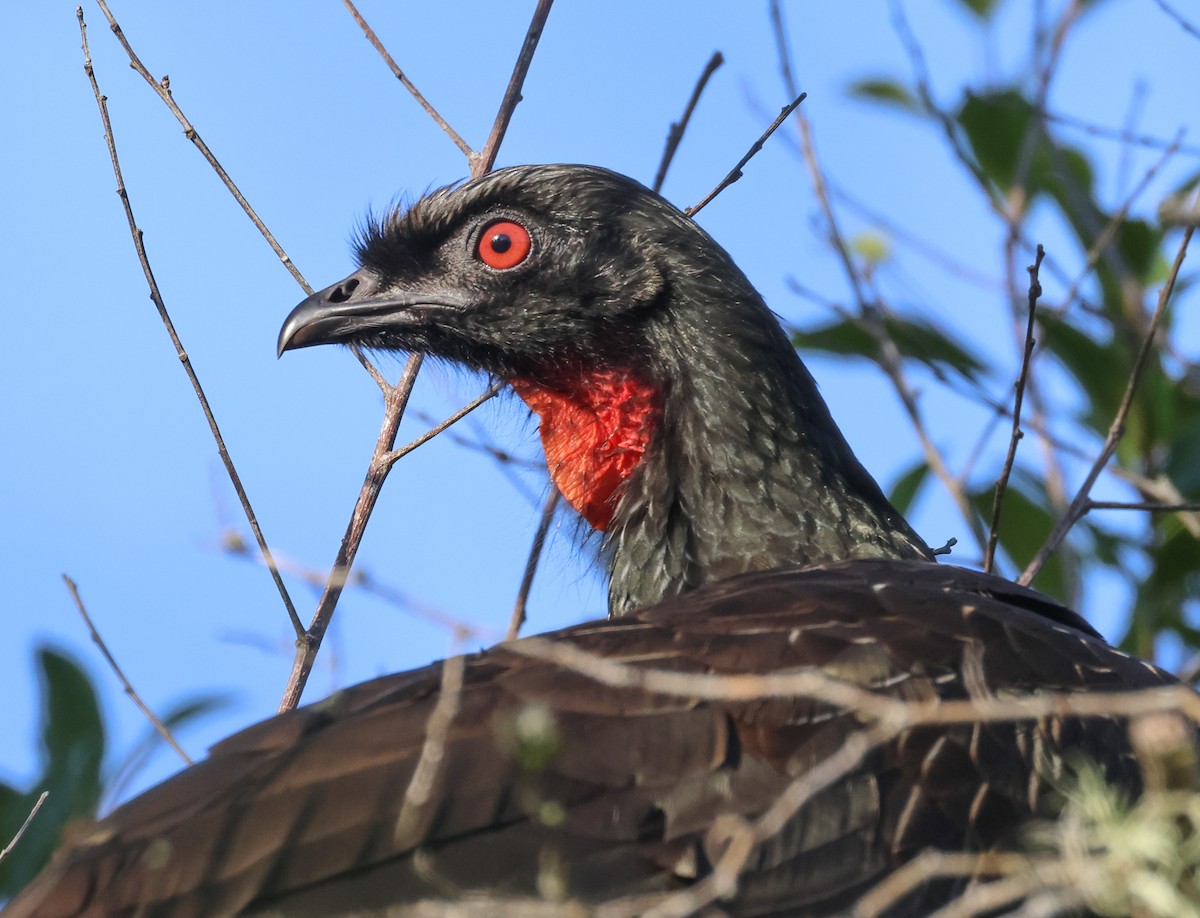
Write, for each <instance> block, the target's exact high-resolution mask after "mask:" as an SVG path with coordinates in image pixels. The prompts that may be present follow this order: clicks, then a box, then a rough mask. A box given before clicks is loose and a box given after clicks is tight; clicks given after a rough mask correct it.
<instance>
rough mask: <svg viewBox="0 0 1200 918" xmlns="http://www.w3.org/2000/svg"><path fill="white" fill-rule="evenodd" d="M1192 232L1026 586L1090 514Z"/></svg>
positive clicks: (1027, 575)
mask: <svg viewBox="0 0 1200 918" xmlns="http://www.w3.org/2000/svg"><path fill="white" fill-rule="evenodd" d="M1198 197H1200V195H1198ZM1192 232H1193V229H1192V227H1190V226H1189V227H1188V228H1187V229H1185V230H1184V231H1183V239H1181V240H1180V243H1179V250H1178V252H1176V254H1175V262H1174V263H1173V264H1172V265H1171V272H1170V274H1169V275H1167V280H1166V283H1164V284H1163V287H1162V290H1161V291H1159V295H1158V305H1157V306H1155V307H1154V313H1153V314H1152V315H1151V317H1150V324H1149V326H1148V327H1147V329H1146V334H1145V337H1144V338H1143V339H1142V346H1141V348H1140V349H1139V350H1138V353H1137V357H1136V358H1135V360H1134V362H1133V368H1132V369H1131V370H1130V372H1129V380H1128V381H1127V382H1126V384H1125V393H1124V395H1123V396H1122V397H1121V404H1120V405H1119V406H1118V408H1117V413H1116V416H1115V417H1114V418H1113V421H1112V424H1111V425H1110V426H1109V428H1108V436H1107V437H1105V440H1104V446H1103V447H1102V448H1101V449H1100V454H1099V455H1098V456H1097V457H1096V461H1095V462H1093V463H1092V467H1091V469H1090V470H1089V471H1088V474H1087V477H1086V478H1084V481H1083V484H1082V485H1080V487H1079V491H1078V492H1077V493H1076V495H1075V498H1074V499H1073V500H1072V501H1071V504H1070V506H1069V507H1067V510H1066V512H1065V513H1064V514H1063V515H1062V517H1061V518H1060V519H1059V521H1058V525H1056V526H1055V527H1054V531H1053V532H1051V533H1050V537H1049V538H1048V539H1046V542H1045V544H1044V545H1042V547H1041V548H1039V549H1038V552H1037V554H1036V555H1035V556H1034V558H1033V560H1032V561H1030V562H1029V566H1028V567H1026V568H1025V570H1024V571H1023V572H1022V573H1021V577H1020V579H1019V580H1018V581H1017V582H1018V583H1020V584H1022V585H1023V586H1027V585H1028V584H1029V583H1030V582H1031V581H1032V580H1033V578H1034V577H1035V576H1037V573H1038V571H1040V570H1041V569H1042V565H1044V564H1045V563H1046V559H1047V558H1049V557H1050V554H1051V553H1052V552H1053V551H1054V550H1055V549H1057V548H1058V546H1059V545H1060V544H1061V542H1062V540H1063V539H1064V538H1066V535H1067V533H1068V532H1069V531H1070V530H1071V527H1072V526H1074V525H1075V523H1076V522H1077V521H1078V520H1079V518H1080V517H1081V516H1083V514H1084V513H1085V512H1086V507H1087V504H1088V501H1089V500H1090V498H1089V496H1088V495H1089V494H1090V493H1091V490H1092V485H1094V484H1095V483H1096V479H1097V478H1099V477H1100V473H1101V472H1102V471H1103V470H1104V467H1105V466H1106V465H1107V464H1108V460H1109V459H1111V458H1112V455H1113V453H1115V452H1116V451H1117V444H1118V443H1120V442H1121V437H1122V436H1124V434H1125V418H1126V417H1127V416H1128V415H1129V409H1130V408H1131V407H1132V405H1133V395H1134V392H1135V391H1136V389H1137V385H1138V382H1140V380H1141V377H1142V371H1143V370H1144V369H1145V366H1146V362H1147V360H1148V359H1149V357H1150V351H1151V350H1152V348H1153V347H1154V339H1155V338H1156V337H1157V333H1158V326H1159V323H1160V322H1161V321H1162V317H1163V313H1164V312H1165V311H1166V308H1167V302H1168V301H1169V300H1170V299H1171V293H1172V291H1173V290H1174V289H1175V281H1176V279H1177V278H1178V277H1179V269H1180V268H1181V267H1182V266H1183V259H1184V257H1185V256H1186V255H1187V250H1188V244H1189V243H1190V242H1191V240H1192Z"/></svg>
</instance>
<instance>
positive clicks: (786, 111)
mask: <svg viewBox="0 0 1200 918" xmlns="http://www.w3.org/2000/svg"><path fill="white" fill-rule="evenodd" d="M807 98H808V93H806V92H802V93H800V95H798V96H796V98H794V99H793V100H792V101H791V102H789V103H788V104H787V105H785V106H784V107H783V108H781V109H780V110H779V117H777V118H776V119H775V120H774V121H772V122H771V126H770V127H768V128H767V129H766V130H765V131H763V132H762V134H761V135H760V136H759V138H758V140H756V141H754V143H752V144H751V145H750V149H749V150H747V151H746V155H745V156H743V157H742V158H741V159H739V160H738V161H737V165H736V166H734V167H733V168H732V169H730V170H729V174H728V175H726V176H725V178H723V179H721V181H720V183H719V184H718V185H717V187H716V188H714V189H713V190H712V191H710V192H709V193H708V194H706V195H705V196H704V197H703V198H701V199H700V202H699V203H697V204H693V205H692V206H691V207H689V208H688V209H687V210H685V211H684V212H683V213H684V215H685V216H688V217H694V216H696V214H698V213H700V211H701V210H703V209H704V208H705V207H706V206H707V205H708V203H709V202H710V201H712V199H713V198H715V197H716V196H717V195H719V194H720V193H721V192H722V191H724V190H725V189H726V188H728V187H729V186H730V185H732V184H733V183H734V182H736V181H737V180H738V179H740V178H741V177H742V169H743V168H744V167H745V165H746V164H747V163H748V162H750V160H752V159H753V158H754V157H755V155H756V154H757V153H758V151H759V150H761V149H762V148H763V144H764V143H766V142H767V140H768V138H770V136H771V135H772V134H774V133H775V131H776V130H778V129H779V126H780V125H781V124H783V122H785V121H786V120H787V119H788V116H789V115H790V114H791V113H792V112H794V111H795V110H796V109H797V108H798V107H799V105H800V103H801V102H803V101H804V100H805V99H807Z"/></svg>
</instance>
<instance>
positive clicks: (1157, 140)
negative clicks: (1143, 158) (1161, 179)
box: [1042, 112, 1200, 187]
mask: <svg viewBox="0 0 1200 918" xmlns="http://www.w3.org/2000/svg"><path fill="white" fill-rule="evenodd" d="M1042 117H1044V118H1045V119H1046V120H1047V121H1052V122H1054V123H1055V124H1061V125H1062V126H1063V127H1066V128H1073V129H1074V130H1077V131H1082V132H1083V133H1085V134H1087V135H1088V136H1089V137H1099V138H1101V139H1103V140H1115V141H1118V142H1120V143H1125V144H1133V145H1134V146H1138V147H1147V148H1148V149H1151V150H1165V149H1167V147H1170V146H1174V145H1175V141H1174V140H1167V139H1166V138H1164V137H1151V136H1150V135H1149V134H1138V133H1135V132H1134V131H1132V130H1131V129H1130V128H1129V127H1123V128H1110V127H1104V126H1103V125H1100V124H1092V123H1091V122H1089V121H1084V120H1083V119H1082V118H1073V117H1071V116H1070V115H1062V114H1058V113H1056V112H1042ZM1179 152H1181V153H1186V154H1187V155H1189V156H1200V147H1198V146H1195V145H1194V144H1188V143H1181V144H1179ZM1117 187H1120V185H1118V186H1117Z"/></svg>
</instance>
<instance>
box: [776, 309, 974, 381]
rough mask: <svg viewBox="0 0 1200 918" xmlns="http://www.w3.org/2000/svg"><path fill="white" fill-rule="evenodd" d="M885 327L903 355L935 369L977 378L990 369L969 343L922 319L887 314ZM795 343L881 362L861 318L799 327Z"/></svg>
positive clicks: (884, 322) (877, 349) (877, 348)
mask: <svg viewBox="0 0 1200 918" xmlns="http://www.w3.org/2000/svg"><path fill="white" fill-rule="evenodd" d="M882 321H883V331H884V333H885V334H887V336H888V337H889V338H890V339H891V341H892V342H893V343H894V344H895V345H896V348H897V350H899V352H900V354H901V356H903V357H905V358H908V359H911V360H916V361H918V362H920V363H923V364H925V365H926V366H928V367H929V368H930V369H932V370H933V371H934V372H935V373H939V374H940V373H942V372H943V371H945V370H953V371H955V372H957V373H959V374H961V375H962V376H965V377H967V378H968V379H971V380H975V379H978V378H979V377H980V376H981V375H984V374H985V373H986V371H987V370H988V366H987V364H985V363H984V362H983V361H982V360H980V359H979V358H978V357H976V356H975V355H974V354H973V353H972V352H971V351H970V350H969V349H968V348H967V346H966V345H965V344H963V343H961V342H959V341H957V340H956V339H954V338H953V337H951V336H950V334H949V333H948V332H945V331H943V330H941V329H939V328H935V327H934V326H933V325H930V324H929V323H928V322H925V321H924V320H921V319H907V318H901V317H899V316H886V317H885V318H884V319H883V320H882ZM792 343H793V344H794V345H795V346H796V347H798V348H802V349H804V350H811V351H825V352H826V353H830V354H841V355H845V356H853V357H866V358H868V359H869V360H872V361H874V362H875V363H879V362H880V353H879V345H878V343H877V341H876V340H875V337H874V336H873V335H872V334H871V333H870V332H869V331H868V330H867V329H866V328H865V327H864V326H863V323H862V321H860V320H858V319H837V320H834V321H833V322H830V323H829V324H827V325H823V326H819V327H817V328H813V329H808V330H803V331H797V332H795V333H794V334H793V335H792Z"/></svg>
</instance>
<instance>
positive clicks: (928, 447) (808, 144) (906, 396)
mask: <svg viewBox="0 0 1200 918" xmlns="http://www.w3.org/2000/svg"><path fill="white" fill-rule="evenodd" d="M771 24H772V28H773V30H774V33H775V46H776V50H777V54H778V57H779V67H780V72H781V75H782V77H783V80H784V86H785V87H786V88H787V89H788V91H789V92H790V91H792V89H793V88H794V87H795V85H796V84H795V77H794V76H793V68H792V62H791V52H790V50H789V48H788V44H787V34H786V29H785V26H784V24H783V11H782V8H781V7H780V4H779V2H778V0H772V2H771ZM796 127H797V129H798V131H799V133H800V149H801V153H802V155H803V157H804V162H805V165H806V166H807V167H808V171H809V176H810V178H811V179H812V183H813V193H814V194H815V195H816V197H817V203H818V204H819V205H820V207H821V212H822V214H824V216H825V224H826V227H827V229H828V232H829V240H830V243H831V245H832V247H833V250H834V252H835V253H836V254H837V256H838V258H839V259H840V260H841V262H842V268H843V270H844V272H845V275H846V279H847V281H848V282H849V284H850V287H851V289H852V290H853V292H854V298H855V301H856V303H857V305H858V316H857V317H856V319H855V321H857V322H858V323H859V325H860V327H862V328H863V329H864V330H865V331H867V333H868V334H870V335H871V337H872V338H874V339H875V342H876V345H877V346H878V349H879V356H878V361H877V362H878V363H879V366H880V368H881V369H882V370H883V371H884V373H885V375H886V376H887V377H888V379H889V381H890V382H891V383H892V387H893V388H894V389H895V390H896V394H897V395H898V396H899V397H900V402H901V404H902V405H903V406H904V410H905V412H906V413H907V414H908V417H909V420H910V421H911V423H912V425H913V429H914V431H915V432H916V435H917V440H918V442H919V443H920V445H921V452H922V454H923V455H924V457H925V462H926V463H927V464H928V465H929V468H930V470H931V471H932V472H933V473H934V475H935V476H936V477H937V479H938V480H939V481H940V482H941V483H942V486H943V487H944V488H945V489H946V491H947V493H949V495H950V497H951V498H952V499H953V500H954V503H955V506H956V507H957V508H958V511H959V513H960V514H961V515H962V518H963V520H964V521H965V522H966V524H967V528H968V529H969V530H970V531H971V535H972V537H973V538H974V540H975V542H976V544H977V545H978V546H979V550H980V552H982V551H983V550H984V546H985V544H986V542H987V539H986V536H985V533H984V531H983V526H982V525H981V524H980V522H979V519H978V517H977V516H976V514H975V511H974V509H973V508H972V507H971V503H970V500H969V498H968V497H967V493H966V489H965V488H964V487H963V485H962V484H961V483H960V482H959V481H958V479H957V478H956V477H955V476H954V474H953V473H951V471H950V469H949V467H948V466H947V464H946V460H945V458H944V457H943V456H942V454H941V452H940V451H939V450H938V448H937V446H936V445H935V444H934V442H933V438H932V437H931V436H930V435H929V432H928V430H927V429H926V427H925V421H924V419H923V418H922V416H921V409H920V406H919V405H918V404H917V398H916V395H915V394H914V393H913V391H912V388H911V387H910V386H909V385H908V380H907V379H905V377H904V367H903V358H902V356H901V354H900V351H899V349H898V348H897V347H896V343H895V342H894V341H893V340H892V339H891V336H890V335H889V334H888V333H887V329H886V327H885V326H884V323H883V321H882V317H881V316H880V310H879V307H878V305H876V304H875V303H873V302H872V298H871V297H870V296H869V295H868V292H867V289H866V283H865V281H864V279H863V278H862V276H861V275H860V272H859V270H858V267H857V265H856V264H855V261H854V258H853V256H852V255H851V252H850V246H849V245H848V244H847V243H846V239H845V236H844V235H843V233H842V231H841V225H840V223H839V221H838V219H837V214H836V213H834V210H833V204H832V203H831V201H830V197H829V185H828V182H827V181H826V178H825V172H824V170H823V169H822V168H821V163H820V161H819V160H818V158H817V153H816V145H815V144H814V142H813V137H812V127H811V125H810V124H809V121H808V118H806V117H805V115H804V112H803V111H798V112H797V113H796Z"/></svg>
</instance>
